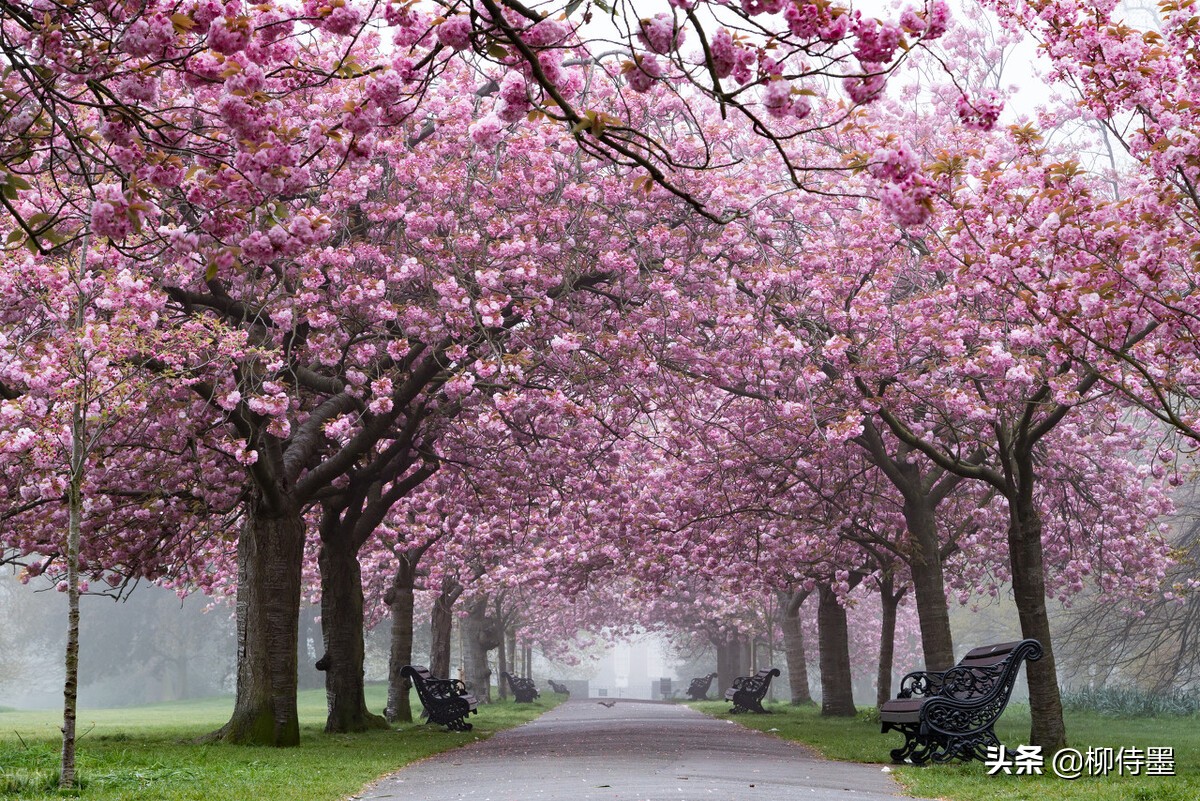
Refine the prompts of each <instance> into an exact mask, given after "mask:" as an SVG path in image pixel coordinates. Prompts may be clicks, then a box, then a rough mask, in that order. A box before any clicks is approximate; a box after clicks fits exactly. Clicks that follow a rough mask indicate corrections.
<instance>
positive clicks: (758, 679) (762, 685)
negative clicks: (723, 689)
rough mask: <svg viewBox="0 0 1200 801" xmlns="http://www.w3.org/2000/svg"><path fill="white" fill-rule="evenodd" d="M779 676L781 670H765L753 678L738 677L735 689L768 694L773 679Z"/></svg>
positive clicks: (735, 680)
mask: <svg viewBox="0 0 1200 801" xmlns="http://www.w3.org/2000/svg"><path fill="white" fill-rule="evenodd" d="M778 675H779V668H764V669H762V670H760V671H758V672H757V673H755V674H754V675H753V676H738V677H737V678H736V679H734V680H733V689H735V690H743V691H746V692H752V693H759V692H761V693H762V694H764V695H765V694H766V689H767V687H768V686H769V685H770V684H771V677H772V676H778Z"/></svg>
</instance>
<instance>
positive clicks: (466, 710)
mask: <svg viewBox="0 0 1200 801" xmlns="http://www.w3.org/2000/svg"><path fill="white" fill-rule="evenodd" d="M400 675H401V676H406V677H407V678H409V679H411V680H412V683H413V686H414V687H416V688H417V697H418V698H420V699H421V704H422V706H424V707H425V717H427V718H429V722H430V723H437V724H440V725H442V726H445V727H446V728H448V729H450V730H451V731H470V730H471V724H470V723H467V717H468V716H469V715H472V714H475V715H477V714H479V710H478V709H476V707H478V706H479V701H478V700H477V699H476V698H475V696H473V695H471V694H469V693H468V692H467V688H466V685H464V684H463V683H462V682H461V681H459V680H458V679H439V678H437V677H435V676H432V675H430V673H429V668H427V667H424V666H422V665H405V666H404V667H403V668H401V669H400Z"/></svg>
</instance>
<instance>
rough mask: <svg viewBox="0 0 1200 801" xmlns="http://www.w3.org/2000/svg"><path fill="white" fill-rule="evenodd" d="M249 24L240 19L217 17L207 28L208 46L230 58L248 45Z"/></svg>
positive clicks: (245, 20)
mask: <svg viewBox="0 0 1200 801" xmlns="http://www.w3.org/2000/svg"><path fill="white" fill-rule="evenodd" d="M251 32H252V31H251V28H250V22H249V21H248V20H247V19H245V18H241V17H217V18H216V19H214V20H213V21H212V24H211V25H210V26H209V28H208V46H209V47H210V48H212V49H213V50H215V51H216V52H218V53H220V54H222V55H226V56H230V55H233V54H234V53H239V52H241V51H242V50H245V49H246V46H247V45H249V44H250V34H251Z"/></svg>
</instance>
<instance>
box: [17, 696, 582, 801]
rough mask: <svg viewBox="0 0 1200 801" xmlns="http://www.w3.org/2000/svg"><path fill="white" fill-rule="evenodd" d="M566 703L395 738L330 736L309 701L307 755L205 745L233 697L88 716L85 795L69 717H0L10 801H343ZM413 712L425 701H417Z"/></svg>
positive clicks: (84, 715) (418, 729)
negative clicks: (69, 767)
mask: <svg viewBox="0 0 1200 801" xmlns="http://www.w3.org/2000/svg"><path fill="white" fill-rule="evenodd" d="M563 699H564V696H559V695H555V694H553V693H546V694H545V695H544V696H543V697H542V698H540V699H539V700H538V701H537V702H535V703H533V704H514V703H512V702H503V703H498V704H492V705H490V706H481V707H480V712H479V714H478V715H474V716H472V717H471V722H472V723H473V724H474V727H475V728H474V730H473V731H471V732H467V733H456V732H447V731H445V730H444V728H443V727H441V726H428V725H424V724H421V723H415V724H401V725H399V726H398V727H397V728H396V729H395V730H393V731H375V732H368V733H365V734H352V735H327V734H323V733H322V729H323V728H324V725H325V693H324V691H323V690H310V691H306V692H303V693H301V694H300V738H301V742H300V747H299V748H264V747H245V746H232V745H225V744H222V743H206V744H197V743H195V742H193V741H194V740H195V739H196V738H198V737H201V736H202V735H204V734H207V733H209V732H212V731H214V730H216V729H218V728H220V726H221V725H222V724H223V723H225V721H226V720H227V719H228V717H229V714H230V712H231V711H232V710H233V699H232V698H216V699H205V700H198V701H183V702H178V703H170V704H156V705H153V706H142V707H131V708H121V709H88V710H81V711H80V713H79V722H78V743H79V745H78V749H79V750H78V756H77V765H78V779H79V785H80V786H79V788H77V789H76V790H74V791H68V792H59V791H58V789H57V784H58V778H57V777H58V769H59V755H60V749H61V746H62V735H61V734H60V732H59V726H60V725H61V722H62V719H61V713H58V712H20V711H5V712H0V799H20V801H43V800H44V799H60V798H64V797H68V798H80V799H87V800H88V801H92V800H93V799H94V801H335V800H336V801H340V799H344V798H346V797H347V796H349V795H352V794H354V793H357V792H358V791H359V790H361V789H362V788H363V786H364V785H366V784H368V783H370V782H371V781H374V780H375V779H377V778H379V777H380V776H383V775H385V774H387V773H390V772H392V771H394V770H396V769H397V768H399V767H401V766H403V765H406V764H408V763H409V762H412V761H414V760H417V759H420V758H422V757H425V756H429V755H430V754H435V753H438V752H439V751H445V750H448V749H451V748H455V747H457V746H460V745H464V744H466V743H469V742H473V741H474V740H476V739H479V738H483V737H487V736H489V735H491V734H493V733H495V732H497V731H499V730H501V729H505V728H509V727H511V726H516V725H519V724H521V723H524V722H526V721H528V720H532V719H533V718H535V717H537V716H538V715H540V714H541V713H543V712H545V711H546V710H547V709H550V708H552V707H554V706H556V705H557V704H558V703H560V702H561V701H562V700H563ZM385 701H386V688H384V687H376V686H373V687H369V688H368V690H367V703H368V705H369V706H370V708H371V709H374V710H379V709H382V708H383V706H384V704H385ZM413 709H414V710H415V711H417V712H419V711H420V709H421V705H420V703H419V702H418V701H417V700H416V697H415V695H414V697H413Z"/></svg>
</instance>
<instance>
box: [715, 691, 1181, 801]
mask: <svg viewBox="0 0 1200 801" xmlns="http://www.w3.org/2000/svg"><path fill="white" fill-rule="evenodd" d="M691 706H694V707H695V708H696V709H699V710H700V711H702V712H706V713H708V714H710V715H713V716H715V717H722V718H728V717H731V716H730V715H729V712H728V710H729V705H728V704H727V703H718V702H715V701H710V702H707V703H699V704H692V705H691ZM768 709H771V710H772V711H773V712H774V714H772V715H736V716H732V719H733V720H736V721H737V722H738V723H741V724H744V725H746V726H748V727H750V728H754V729H758V730H760V731H770V732H771V733H772V734H775V735H776V736H779V737H783V738H784V739H788V740H796V741H798V742H802V743H805V744H807V745H810V746H812V747H813V748H814V749H816V750H817V751H819V752H820V753H821V754H823V755H824V756H826V757H829V758H830V759H838V760H847V761H853V762H874V763H881V764H889V763H890V757H889V755H888V752H889V751H890V750H891V749H892V748H895V747H898V746H899V745H900V744H901V743H902V742H903V738H902V737H901V736H900V735H899V734H896V733H895V732H891V733H889V734H887V735H882V734H880V733H879V724H878V723H877V722H874V721H872V720H871V719H870V718H869V715H868V714H867V713H866V712H863V713H860V715H859V717H858V718H822V717H821V716H820V713H819V711H818V710H817V709H816V708H815V707H801V708H797V707H791V706H787V705H785V704H771V705H768ZM1066 722H1067V736H1068V739H1069V740H1070V744H1071V747H1073V748H1075V749H1077V750H1079V751H1081V752H1086V751H1087V749H1088V748H1089V747H1092V748H1113V749H1116V750H1120V749H1122V748H1142V749H1145V748H1147V747H1161V746H1169V747H1172V748H1174V749H1175V752H1174V758H1175V773H1176V775H1175V776H1128V775H1125V776H1122V775H1118V774H1117V773H1116V772H1115V771H1113V772H1111V773H1109V775H1107V776H1083V777H1081V778H1079V779H1077V780H1074V781H1071V780H1067V779H1062V778H1059V777H1058V776H1056V775H1054V773H1053V771H1052V770H1051V769H1050V763H1049V759H1047V760H1046V765H1045V774H1043V775H1041V776H1028V775H1024V776H1017V775H1011V776H1005V775H996V776H989V775H987V768H986V767H985V766H984V765H983V763H981V762H971V763H966V764H963V763H953V764H949V765H929V766H924V767H914V766H911V765H897V766H894V768H893V769H894V771H895V773H894V775H895V777H896V778H897V779H898V780H899V781H900V783H901V784H902V785H903V786H904V788H905V789H906V790H907V792H908V793H910V794H911V795H915V796H919V797H922V798H939V799H951V800H952V801H975V800H976V799H980V798H987V799H996V801H1028V799H1031V798H1036V799H1038V801H1195V799H1197V798H1200V719H1198V718H1197V717H1195V716H1191V717H1160V718H1111V717H1102V716H1100V715H1097V714H1094V713H1086V712H1075V713H1070V714H1068V715H1067V720H1066ZM996 733H997V735H998V736H999V737H1000V740H1001V742H1003V743H1005V744H1006V745H1007V746H1008V747H1009V748H1010V749H1011V748H1015V747H1016V746H1018V745H1021V744H1024V743H1028V742H1029V708H1028V707H1025V706H1020V705H1016V704H1013V705H1010V706H1009V708H1008V710H1007V711H1006V712H1005V713H1004V715H1003V716H1002V717H1001V719H1000V722H999V724H998V725H997V726H996Z"/></svg>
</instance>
